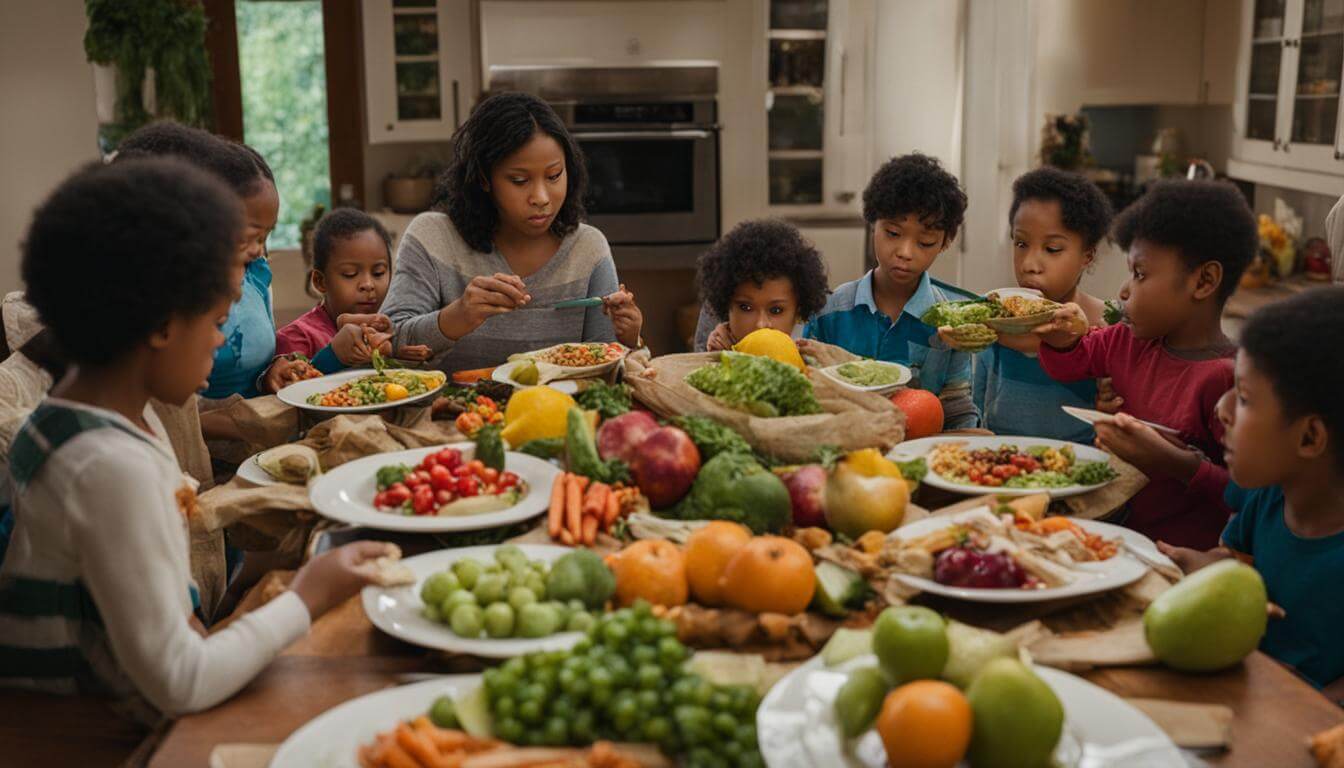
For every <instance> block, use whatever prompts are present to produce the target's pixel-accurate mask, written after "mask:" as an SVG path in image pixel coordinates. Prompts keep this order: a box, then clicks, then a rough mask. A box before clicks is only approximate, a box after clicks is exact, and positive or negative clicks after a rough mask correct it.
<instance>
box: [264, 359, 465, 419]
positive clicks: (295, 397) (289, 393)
mask: <svg viewBox="0 0 1344 768" xmlns="http://www.w3.org/2000/svg"><path fill="white" fill-rule="evenodd" d="M388 370H389V371H392V370H409V369H403V368H395V369H393V368H389V369H388ZM412 372H413V373H423V371H412ZM375 373H377V371H375V370H373V369H372V368H360V369H356V370H349V371H341V372H340V373H333V374H331V375H329V376H323V377H321V378H317V379H307V380H305V381H298V382H295V383H293V384H290V385H289V386H288V387H285V388H284V389H282V390H280V391H279V392H277V393H275V396H276V397H278V398H280V402H282V403H285V404H286V405H292V406H294V407H295V408H302V409H303V410H305V411H318V412H320V413H373V412H374V411H385V410H388V409H389V408H400V407H401V406H403V405H414V404H416V403H419V402H421V401H425V400H432V399H433V398H434V397H436V396H437V395H438V394H439V389H442V388H443V387H439V388H438V389H431V390H429V391H428V392H425V393H423V394H419V395H412V396H411V397H407V398H403V399H401V400H393V401H392V402H390V403H374V404H373V405H353V406H348V407H340V408H338V407H335V406H330V405H309V404H308V398H309V397H312V396H313V395H320V394H325V393H327V392H330V391H331V390H333V389H335V388H337V387H339V386H340V385H342V384H344V383H346V382H347V381H353V380H354V379H358V378H361V377H364V376H372V375H373V374H375ZM445 381H446V379H445Z"/></svg>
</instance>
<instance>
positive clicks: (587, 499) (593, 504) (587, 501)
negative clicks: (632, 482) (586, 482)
mask: <svg viewBox="0 0 1344 768" xmlns="http://www.w3.org/2000/svg"><path fill="white" fill-rule="evenodd" d="M610 495H611V486H609V485H607V484H606V483H593V484H592V485H590V486H588V493H587V494H585V495H584V497H583V514H585V515H592V516H593V517H601V516H602V514H603V511H604V510H605V509H606V508H607V497H608V496H610Z"/></svg>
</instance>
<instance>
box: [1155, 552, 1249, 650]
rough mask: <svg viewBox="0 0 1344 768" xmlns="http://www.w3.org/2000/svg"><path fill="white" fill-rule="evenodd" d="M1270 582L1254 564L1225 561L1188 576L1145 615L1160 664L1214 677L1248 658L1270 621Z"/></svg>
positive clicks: (1157, 600)
mask: <svg viewBox="0 0 1344 768" xmlns="http://www.w3.org/2000/svg"><path fill="white" fill-rule="evenodd" d="M1268 603H1269V596H1268V595H1267V594H1266V592H1265V581H1264V579H1262V578H1260V574H1259V573H1258V572H1257V571H1256V570H1255V569H1254V568H1252V567H1250V566H1249V565H1245V564H1244V563H1241V562H1238V561H1236V560H1230V559H1229V560H1220V561H1219V562H1217V563H1214V564H1213V565H1210V566H1207V567H1204V568H1201V569H1199V570H1198V571H1195V572H1194V573H1192V574H1190V575H1189V576H1186V577H1185V578H1184V579H1181V580H1180V581H1179V582H1177V583H1176V585H1175V586H1173V587H1172V588H1171V589H1168V590H1167V591H1166V592H1163V593H1162V594H1160V595H1158V596H1157V599H1156V600H1154V601H1153V602H1152V604H1151V605H1149V606H1148V609H1147V610H1146V611H1144V612H1143V633H1144V636H1145V637H1146V638H1147V639H1148V645H1149V647H1151V648H1152V649H1153V653H1154V654H1155V655H1156V656H1157V658H1158V659H1160V660H1161V661H1162V663H1163V664H1166V665H1167V666H1169V667H1172V668H1173V669H1179V670H1182V671H1185V672H1212V671H1214V670H1218V669H1224V668H1226V667H1230V666H1232V665H1233V664H1236V663H1237V662H1239V661H1241V660H1242V659H1244V658H1246V655H1247V654H1249V653H1250V652H1251V651H1253V650H1255V647H1256V646H1257V645H1259V644H1260V638H1261V637H1262V636H1263V635H1264V634H1265V625H1266V624H1267V622H1268V616H1267V614H1266V608H1267V607H1268Z"/></svg>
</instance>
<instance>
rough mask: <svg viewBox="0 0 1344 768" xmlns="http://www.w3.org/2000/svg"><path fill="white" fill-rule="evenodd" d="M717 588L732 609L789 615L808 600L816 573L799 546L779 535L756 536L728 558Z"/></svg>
mask: <svg viewBox="0 0 1344 768" xmlns="http://www.w3.org/2000/svg"><path fill="white" fill-rule="evenodd" d="M719 589H720V591H721V592H722V595H723V599H724V601H725V602H726V603H728V604H729V605H731V606H733V607H734V608H741V609H742V610H744V611H750V612H752V613H782V614H784V615H785V616H792V615H794V614H795V613H802V612H803V611H805V610H807V604H808V603H810V602H812V593H813V592H815V591H816V590H817V572H816V569H815V568H813V567H812V555H811V554H809V553H808V551H807V550H806V549H804V548H803V545H801V544H799V543H798V542H796V541H794V540H792V539H786V538H784V537H782V536H757V537H756V538H753V539H751V540H750V541H748V542H747V543H746V544H744V545H743V546H742V547H741V548H740V549H739V550H738V552H737V554H735V555H733V556H732V558H731V559H730V560H729V561H728V565H727V567H725V568H724V569H723V577H722V578H721V579H719Z"/></svg>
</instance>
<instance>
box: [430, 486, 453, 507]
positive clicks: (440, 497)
mask: <svg viewBox="0 0 1344 768" xmlns="http://www.w3.org/2000/svg"><path fill="white" fill-rule="evenodd" d="M452 500H453V492H452V491H449V490H446V489H445V490H441V491H435V492H434V501H436V502H438V504H439V506H440V507H442V506H443V505H444V504H447V503H449V502H451V501H452Z"/></svg>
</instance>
